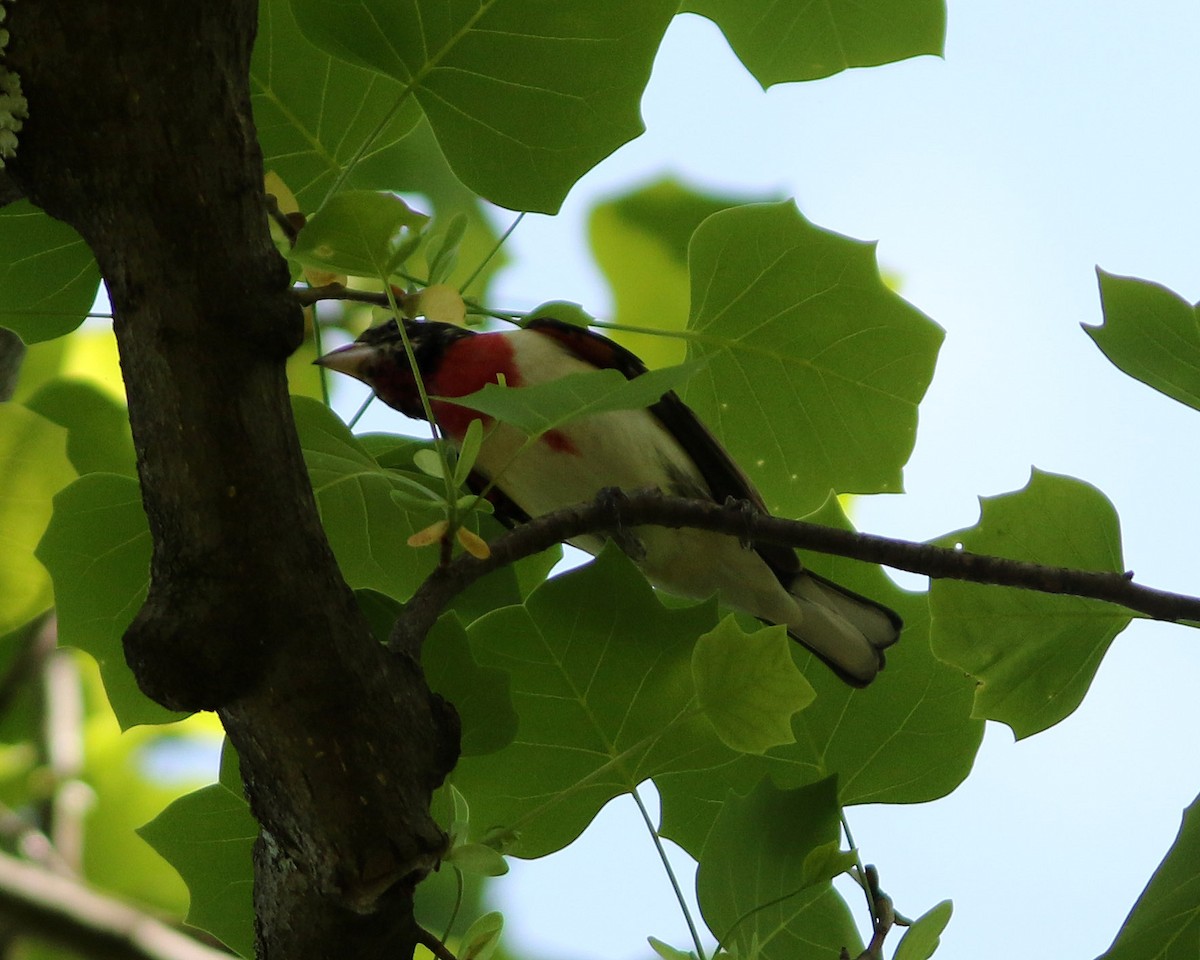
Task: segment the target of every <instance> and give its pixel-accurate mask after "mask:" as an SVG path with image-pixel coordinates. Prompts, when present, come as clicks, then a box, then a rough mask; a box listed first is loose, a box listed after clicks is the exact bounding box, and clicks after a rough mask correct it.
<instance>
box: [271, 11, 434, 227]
mask: <svg viewBox="0 0 1200 960" xmlns="http://www.w3.org/2000/svg"><path fill="white" fill-rule="evenodd" d="M250 89H251V94H252V96H251V104H252V106H253V108H254V126H255V129H256V130H257V131H258V139H259V143H260V144H261V146H262V150H263V166H264V168H265V169H267V170H272V171H274V172H275V173H277V174H278V175H279V176H280V177H281V178H282V179H283V181H284V182H285V183H286V184H287V185H288V187H289V188H290V189H291V191H292V192H293V193H294V194H295V196H296V199H297V201H298V202H299V204H300V208H301V210H303V211H306V212H311V211H312V210H314V209H316V207H317V206H318V204H319V203H320V202H321V200H322V199H323V198H324V193H325V191H326V190H328V189H329V187H330V186H331V185H332V183H333V181H334V178H335V177H337V176H338V175H339V174H340V173H341V172H342V170H343V169H345V167H346V166H347V164H349V163H350V161H351V160H352V159H353V158H354V155H355V153H356V152H357V151H358V149H359V148H360V147H361V146H362V145H363V144H365V143H367V142H368V140H370V141H371V143H370V147H369V149H368V152H367V154H366V155H365V156H364V157H363V162H362V163H360V164H358V165H357V166H356V167H355V168H354V170H353V172H352V173H351V174H350V179H349V182H350V184H351V185H352V186H355V187H359V188H372V189H381V188H384V187H389V186H393V185H394V183H395V171H396V169H397V166H398V164H397V163H396V158H397V150H396V146H397V144H398V143H399V142H400V140H401V139H402V138H403V137H404V136H405V135H406V134H407V133H409V131H410V130H411V129H412V127H413V126H414V124H416V122H417V121H418V119H419V118H420V116H421V114H420V111H419V110H418V109H417V107H416V104H411V103H410V104H406V105H402V106H401V109H400V110H398V111H396V112H395V114H394V115H392V116H391V117H389V116H388V115H389V113H391V111H392V109H393V108H394V107H395V105H396V103H397V102H398V101H399V100H400V95H401V92H402V90H403V87H402V85H401V84H400V83H397V82H396V81H395V80H392V79H391V78H390V77H385V76H381V75H380V74H379V73H378V72H376V71H374V70H367V69H364V68H363V67H358V66H355V65H353V64H350V63H346V62H345V61H344V60H339V59H336V58H334V57H331V56H330V55H329V54H328V53H326V52H324V51H323V50H321V49H319V48H318V47H315V46H313V44H312V43H310V42H309V41H308V40H306V39H305V37H304V35H303V34H301V33H300V29H299V28H298V27H297V26H296V20H295V17H294V16H293V15H292V7H291V3H290V2H289V0H262V2H261V3H259V13H258V36H257V37H256V38H255V42H254V59H253V60H252V61H251V64H250ZM380 124H382V125H383V126H382V129H379V131H378V133H377V135H375V136H374V137H373V139H372V134H375V132H376V129H377V128H378V127H379V126H380ZM385 171H386V173H385Z"/></svg>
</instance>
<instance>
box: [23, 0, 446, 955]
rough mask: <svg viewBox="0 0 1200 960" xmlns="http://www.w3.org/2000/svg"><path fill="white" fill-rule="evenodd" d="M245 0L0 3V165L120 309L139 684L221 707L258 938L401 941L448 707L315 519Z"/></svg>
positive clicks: (436, 841) (426, 837) (291, 309)
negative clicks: (2, 6) (133, 509)
mask: <svg viewBox="0 0 1200 960" xmlns="http://www.w3.org/2000/svg"><path fill="white" fill-rule="evenodd" d="M256 8H257V4H256V3H255V2H254V0H210V2H206V3H161V2H149V0H36V2H30V0H25V2H20V3H16V4H14V5H12V7H11V10H10V14H9V17H8V22H7V24H6V26H7V27H8V29H9V30H10V31H11V35H12V39H11V42H10V46H9V48H8V65H9V67H10V68H11V69H13V70H16V71H17V72H18V73H19V74H20V77H21V80H22V84H23V87H24V91H25V94H26V96H27V98H28V100H29V120H28V121H27V122H26V124H25V128H24V130H23V131H22V132H21V134H20V144H19V147H18V153H17V158H16V159H15V160H13V161H11V162H10V164H9V170H8V173H9V175H10V176H11V179H12V181H13V183H15V185H16V187H17V188H18V189H19V190H20V191H21V192H22V193H24V194H25V195H26V196H27V197H29V198H30V199H31V200H32V201H33V202H34V203H36V204H38V205H39V206H40V207H42V208H43V209H44V210H46V211H47V212H48V213H50V214H51V215H53V216H55V217H58V218H60V219H62V220H64V221H66V222H67V223H69V224H71V225H72V226H73V227H74V228H75V229H76V230H78V231H79V232H80V234H82V236H83V237H84V239H85V240H86V241H87V242H88V244H89V245H90V247H91V249H92V251H93V252H94V253H95V255H96V259H97V261H98V262H99V265H100V269H101V272H102V274H103V276H104V279H105V282H106V284H107V286H108V290H109V294H110V298H111V301H112V305H113V311H114V315H115V319H114V328H115V331H116V336H117V343H118V347H119V349H120V356H121V368H122V370H123V372H124V377H125V384H126V390H127V393H128V400H129V415H130V420H131V423H132V426H133V435H134V442H135V445H136V447H137V453H138V470H139V474H140V477H141V484H142V496H143V502H144V504H145V508H146V514H147V517H148V518H149V523H150V530H151V533H152V535H153V540H154V551H153V560H152V564H151V580H150V591H149V596H148V597H147V600H146V603H145V605H144V606H143V608H142V610H141V611H140V612H139V613H138V615H137V617H136V619H135V620H134V622H133V624H132V626H131V627H130V628H129V631H128V632H127V633H126V636H125V650H126V656H127V658H128V660H129V662H130V665H131V667H132V668H133V670H134V672H135V673H136V675H137V677H138V682H139V683H140V684H141V686H142V689H143V690H145V691H146V692H147V693H148V694H149V695H150V696H152V697H153V698H154V699H156V700H158V701H159V702H160V703H163V704H166V705H168V706H172V707H175V708H179V709H187V710H197V709H207V710H216V711H217V712H218V713H219V714H220V716H221V719H222V720H223V722H224V724H225V728H226V731H227V732H228V734H229V738H230V740H231V741H232V743H233V744H234V746H235V747H236V748H237V750H238V753H239V756H240V759H241V765H242V774H243V779H244V782H245V785H246V792H247V796H248V798H249V801H250V805H251V809H252V810H253V812H254V814H255V816H256V817H257V818H258V820H259V822H260V823H261V825H262V836H261V837H260V839H259V842H258V845H257V848H256V853H255V906H256V911H257V915H258V936H259V951H260V955H262V956H267V957H269V956H275V957H288V958H300V957H332V956H354V957H360V958H372V957H384V956H387V957H389V958H394V957H396V956H398V955H399V956H409V955H411V952H412V947H413V943H414V941H415V937H416V928H415V926H414V923H413V920H412V910H411V892H412V887H413V886H414V884H415V883H416V882H417V881H419V880H420V879H421V878H422V877H423V876H424V875H425V873H426V872H427V871H428V870H429V869H430V868H431V867H432V866H433V865H434V864H435V863H436V861H437V858H438V855H439V852H440V849H441V845H442V843H443V836H442V834H441V832H440V831H439V830H438V828H437V826H436V825H435V824H434V823H433V822H432V820H431V819H430V817H429V812H428V808H429V797H430V793H431V791H432V790H433V789H434V788H436V787H437V785H438V784H440V783H441V781H442V779H443V777H444V776H445V774H446V773H447V772H448V771H449V769H450V768H451V766H452V765H453V763H454V760H455V758H456V756H457V750H458V740H457V720H456V718H455V716H454V714H453V711H452V710H451V709H450V708H449V707H448V706H447V705H446V704H445V703H444V702H443V701H441V700H440V698H438V697H436V696H435V695H432V694H431V693H430V692H429V690H428V688H427V687H426V686H425V683H424V679H423V677H422V675H421V671H420V669H419V666H418V665H417V664H416V663H414V662H413V661H412V660H411V659H410V658H406V657H404V656H395V655H388V654H387V653H386V652H385V651H384V650H383V649H382V648H381V647H380V646H379V645H378V644H377V643H376V642H375V641H374V640H372V638H371V635H370V633H369V631H368V629H367V626H366V623H365V621H364V619H363V617H362V615H361V614H360V612H359V610H358V608H357V606H356V604H355V602H354V597H353V595H352V594H351V592H350V591H349V589H348V588H347V587H346V585H345V583H344V582H343V581H342V579H341V577H340V575H339V573H338V570H337V567H336V564H335V562H334V559H333V556H332V554H331V552H330V550H329V547H328V545H327V543H326V541H325V537H324V534H323V532H322V530H321V527H320V522H319V518H318V516H317V511H316V506H315V502H314V500H313V496H312V490H311V487H310V485H309V482H308V477H307V474H306V472H305V469H304V463H303V460H302V458H301V452H300V448H299V444H298V443H297V439H296V434H295V429H294V425H293V423H292V417H291V409H290V406H289V402H288V397H287V383H286V380H285V372H284V361H285V360H286V358H287V356H288V355H289V354H290V353H291V352H292V351H293V350H294V349H295V348H296V347H297V345H298V344H299V342H300V339H301V336H302V321H301V316H300V311H299V308H298V307H297V305H296V303H295V302H294V300H293V299H292V297H291V295H290V293H289V289H288V287H289V284H288V276H287V271H286V268H285V265H284V263H283V261H282V259H281V258H280V257H279V256H278V254H277V253H276V251H275V250H274V248H273V246H272V245H271V242H270V239H269V234H268V228H267V214H266V207H265V202H264V195H263V188H262V175H263V171H262V159H261V156H260V153H259V149H258V145H257V141H256V137H255V131H254V126H253V122H252V117H251V112H250V97H249V62H250V50H251V46H252V43H253V39H254V32H255V24H256V14H257V10H256Z"/></svg>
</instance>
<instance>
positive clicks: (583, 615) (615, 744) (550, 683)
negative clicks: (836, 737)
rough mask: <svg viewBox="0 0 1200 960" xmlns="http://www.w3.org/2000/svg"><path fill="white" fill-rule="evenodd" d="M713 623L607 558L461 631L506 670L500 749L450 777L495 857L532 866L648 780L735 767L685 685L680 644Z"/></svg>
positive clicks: (706, 607)
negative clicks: (493, 840) (507, 694)
mask: <svg viewBox="0 0 1200 960" xmlns="http://www.w3.org/2000/svg"><path fill="white" fill-rule="evenodd" d="M618 598H619V602H617V600H618ZM715 623H716V616H715V607H714V605H712V604H703V605H700V606H693V607H688V608H684V609H678V610H669V609H667V608H665V607H663V606H662V604H661V603H660V602H659V600H658V599H657V598H656V597H655V596H654V594H653V591H652V590H651V588H650V587H649V585H648V584H647V583H646V581H645V579H644V578H643V577H642V575H641V574H640V573H639V572H638V571H637V570H636V568H634V566H633V565H632V563H631V562H630V561H629V560H627V559H626V558H625V557H624V555H623V554H621V553H620V552H619V551H617V550H615V549H613V548H609V549H607V550H605V551H604V552H603V553H601V555H600V556H599V558H597V559H596V560H595V561H594V562H592V563H591V564H589V565H588V566H586V567H582V568H580V569H577V570H573V571H571V572H570V573H567V574H564V575H563V576H560V577H557V578H555V579H553V580H550V581H548V582H547V583H545V584H544V585H543V586H541V587H539V588H538V589H537V590H535V591H534V592H533V593H532V594H531V595H530V596H529V598H528V599H527V600H526V601H525V603H524V605H522V606H514V607H506V608H503V609H501V610H497V611H495V612H494V613H492V614H489V615H488V616H485V617H483V618H482V619H480V620H478V621H476V622H475V623H474V624H472V625H471V627H470V629H469V634H470V639H471V648H472V650H473V651H474V654H475V658H476V659H477V660H478V661H479V663H480V664H482V665H483V666H485V667H498V668H500V669H503V670H506V671H508V673H509V675H510V677H511V683H512V699H513V705H514V707H515V708H516V711H517V716H518V718H519V719H518V727H517V733H516V737H515V739H514V740H513V742H512V743H511V744H509V745H508V746H507V747H505V748H504V749H503V750H500V751H499V752H497V753H491V754H488V755H487V756H482V757H466V758H464V759H463V761H462V762H461V763H460V764H459V766H458V768H457V769H456V770H455V772H454V778H453V779H454V783H455V786H457V787H458V789H459V790H460V791H462V793H463V794H464V795H465V796H466V797H467V799H468V800H469V802H470V804H471V819H472V822H473V824H475V825H476V827H477V828H478V829H483V830H486V829H488V828H494V829H496V830H497V831H501V832H502V833H504V834H505V835H506V836H507V837H508V846H506V847H505V852H507V853H513V854H515V855H517V856H521V857H537V856H542V855H544V854H546V853H550V852H552V851H554V850H557V849H560V848H561V847H563V846H566V844H568V843H570V842H571V841H572V840H573V839H575V837H576V836H578V835H579V833H580V832H581V831H582V830H583V829H584V827H586V826H587V824H588V823H590V822H591V820H592V818H593V817H594V816H595V815H596V813H597V812H598V811H599V810H600V808H601V807H602V806H603V805H604V804H605V803H606V802H607V801H608V800H610V799H611V798H612V797H614V796H617V795H618V794H621V793H626V792H629V791H630V790H632V789H633V788H634V787H635V786H637V784H638V783H640V782H641V781H643V780H645V779H647V778H648V777H650V776H653V775H655V774H657V773H661V772H666V771H668V770H674V769H697V768H706V767H709V766H712V765H713V764H714V763H717V762H721V761H724V760H727V759H728V758H729V757H731V756H733V754H732V752H731V751H729V750H728V748H726V747H724V746H723V745H722V744H721V743H720V741H719V740H718V739H717V738H716V736H715V735H714V734H713V732H712V727H711V726H710V725H709V724H708V722H707V720H705V719H704V717H703V715H702V714H701V713H700V711H699V709H698V707H697V706H696V703H695V688H694V685H693V682H692V677H691V664H690V659H691V650H692V646H693V644H694V643H695V640H696V637H697V636H699V635H700V634H701V633H704V632H705V631H706V630H709V629H711V628H712V627H713V626H714V625H715Z"/></svg>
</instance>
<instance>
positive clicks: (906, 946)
mask: <svg viewBox="0 0 1200 960" xmlns="http://www.w3.org/2000/svg"><path fill="white" fill-rule="evenodd" d="M953 912H954V904H953V903H951V902H950V901H949V900H943V901H942V902H941V903H939V904H938V905H937V906H935V907H934V908H933V909H932V910H928V911H926V912H925V913H923V914H921V916H919V917H917V919H916V920H914V921H913V922H912V926H910V927H909V928H908V929H907V930H906V931H905V932H904V936H903V937H901V938H900V942H899V943H898V944H896V953H895V955H894V956H893V957H892V960H929V958H930V957H932V956H933V954H934V951H936V950H937V948H938V946H939V945H940V944H941V942H942V931H943V930H945V929H946V924H948V923H949V922H950V915H951V914H952V913H953Z"/></svg>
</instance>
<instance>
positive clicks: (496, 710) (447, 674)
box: [421, 614, 517, 756]
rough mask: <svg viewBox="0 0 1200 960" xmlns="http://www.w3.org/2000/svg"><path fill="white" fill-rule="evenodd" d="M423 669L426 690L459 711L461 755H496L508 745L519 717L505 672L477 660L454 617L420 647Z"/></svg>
mask: <svg viewBox="0 0 1200 960" xmlns="http://www.w3.org/2000/svg"><path fill="white" fill-rule="evenodd" d="M421 665H422V667H423V668H424V670H425V679H426V681H427V682H428V683H429V688H430V689H431V690H432V691H433V692H434V693H438V694H441V695H442V696H443V697H445V698H446V699H447V700H449V701H450V702H451V703H452V704H454V709H455V710H457V711H458V716H459V719H460V721H461V722H462V755H463V756H474V755H476V754H483V753H494V752H496V751H497V750H500V749H502V748H503V747H506V746H507V745H508V744H509V743H511V742H512V740H513V737H514V736H516V731H517V714H516V712H515V711H514V710H513V705H512V696H511V695H510V693H509V686H510V682H509V677H508V674H507V673H506V672H505V671H503V670H498V669H496V668H495V667H484V666H481V665H480V664H479V663H478V661H476V659H475V657H474V655H473V654H472V653H471V648H470V645H469V643H468V641H467V633H466V631H465V630H464V629H463V626H462V623H461V621H459V619H458V617H456V616H455V615H454V614H447V615H446V616H443V617H442V618H441V619H440V620H438V622H437V623H436V624H434V627H433V629H432V630H430V631H429V636H427V637H426V638H425V642H424V644H423V645H422V646H421Z"/></svg>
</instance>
